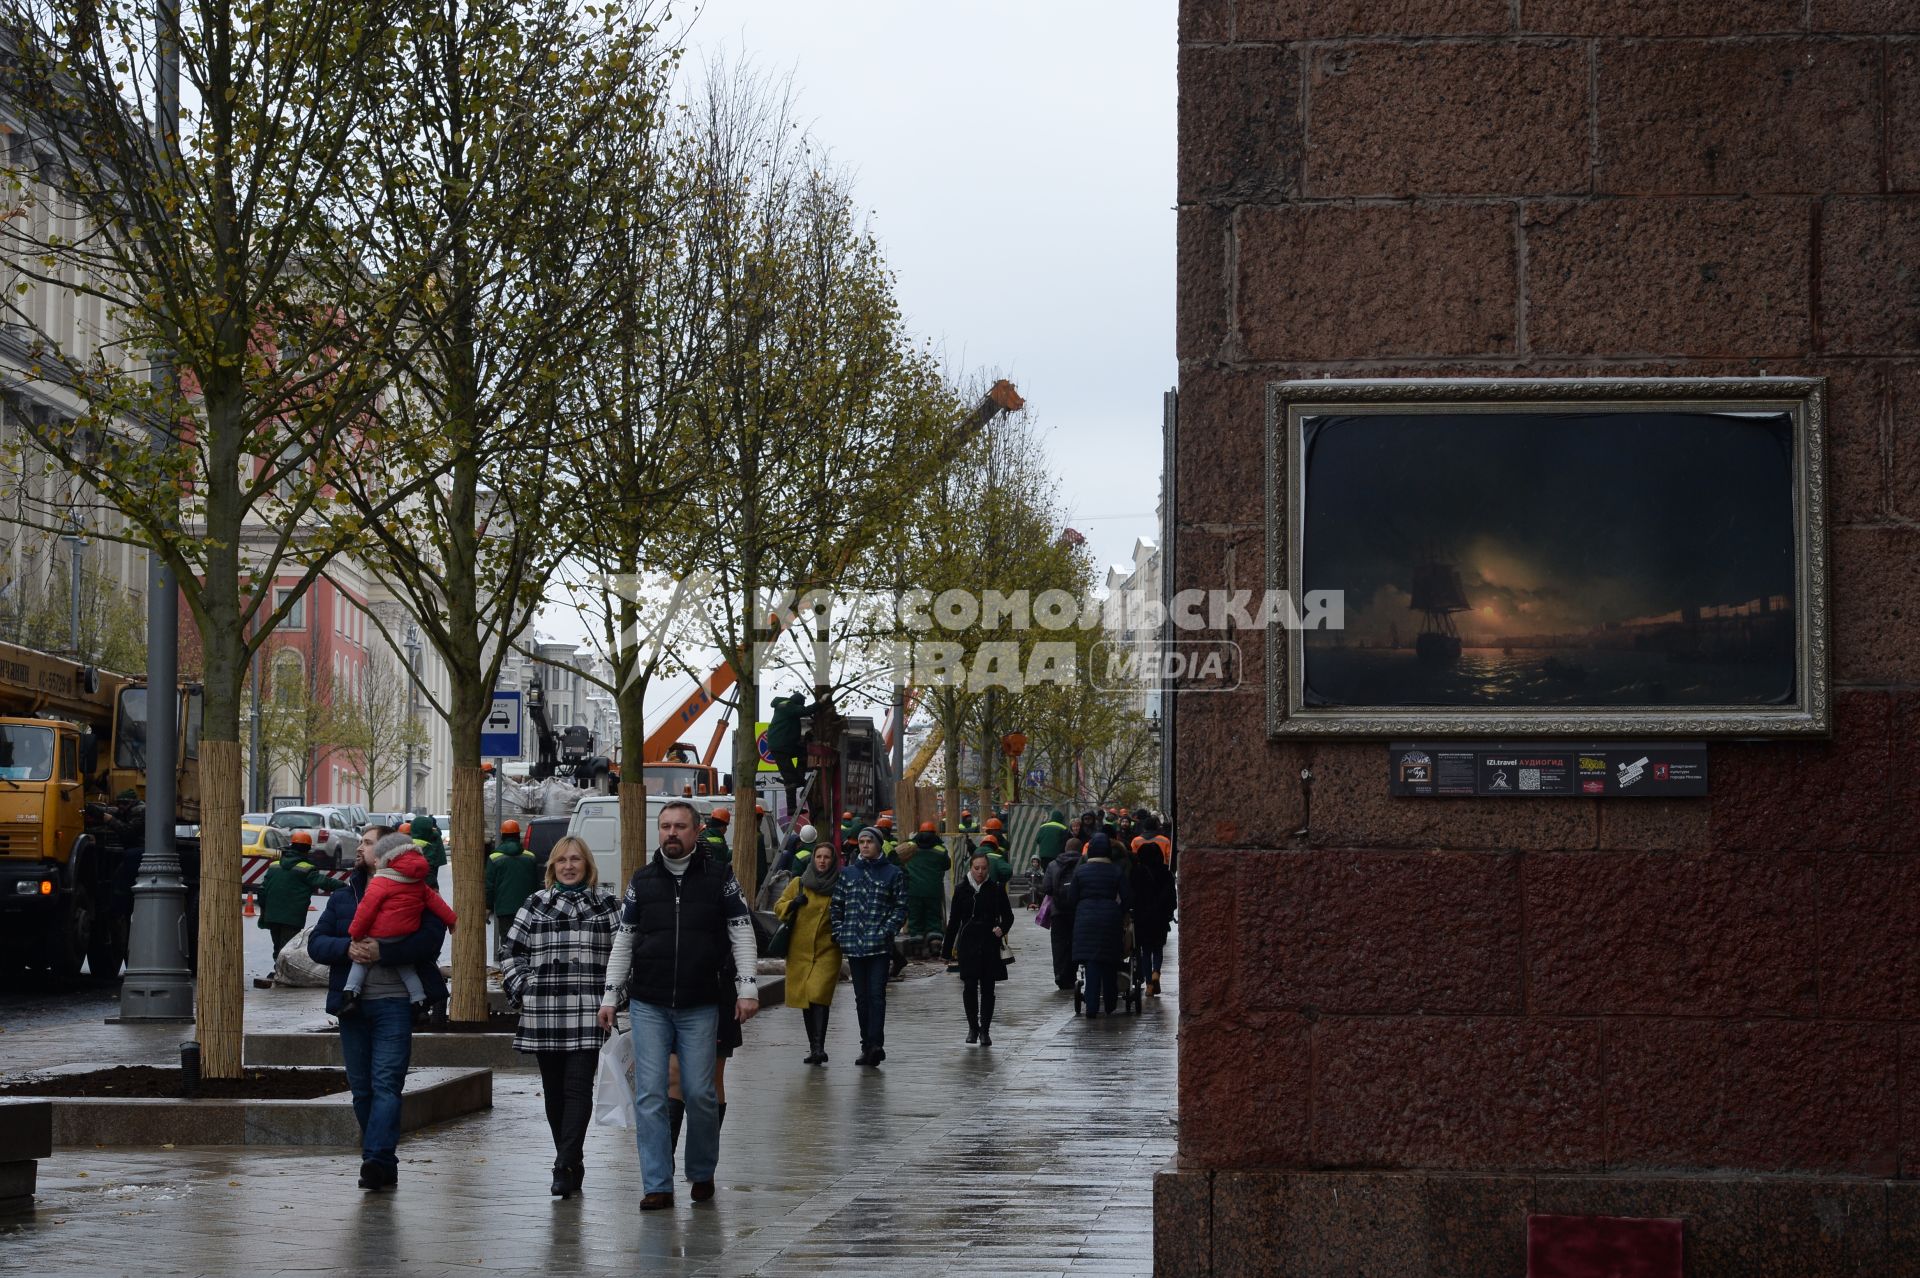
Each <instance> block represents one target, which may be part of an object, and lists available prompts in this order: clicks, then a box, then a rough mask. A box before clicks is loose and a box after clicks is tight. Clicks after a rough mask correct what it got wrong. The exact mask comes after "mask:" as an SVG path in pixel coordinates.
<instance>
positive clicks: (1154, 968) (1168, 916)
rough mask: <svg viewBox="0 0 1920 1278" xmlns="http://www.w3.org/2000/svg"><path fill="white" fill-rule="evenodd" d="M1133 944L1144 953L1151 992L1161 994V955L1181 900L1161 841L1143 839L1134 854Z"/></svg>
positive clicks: (1142, 966) (1144, 969)
mask: <svg viewBox="0 0 1920 1278" xmlns="http://www.w3.org/2000/svg"><path fill="white" fill-rule="evenodd" d="M1129 887H1131V888H1132V890H1133V948H1134V949H1135V951H1137V952H1138V954H1139V956H1140V971H1141V972H1142V973H1144V974H1145V977H1146V982H1147V993H1149V994H1151V995H1153V996H1154V997H1155V998H1158V997H1159V996H1160V955H1161V952H1162V951H1163V950H1165V949H1166V946H1167V932H1168V930H1169V929H1170V928H1171V927H1172V926H1173V912H1174V908H1175V907H1176V906H1177V905H1178V903H1179V898H1178V897H1177V896H1176V895H1175V888H1174V885H1173V872H1172V871H1171V870H1169V869H1167V866H1166V862H1165V861H1164V860H1163V859H1162V858H1161V854H1160V845H1159V844H1158V843H1155V842H1154V841H1153V840H1152V839H1142V840H1141V841H1140V849H1139V851H1137V852H1135V853H1134V854H1133V880H1132V882H1131V883H1130V884H1129Z"/></svg>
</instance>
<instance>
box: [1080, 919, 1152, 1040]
mask: <svg viewBox="0 0 1920 1278" xmlns="http://www.w3.org/2000/svg"><path fill="white" fill-rule="evenodd" d="M1121 942H1122V944H1124V945H1125V946H1126V956H1127V957H1126V968H1125V970H1124V971H1123V972H1122V973H1121V974H1120V1005H1121V1006H1122V1007H1125V1008H1126V1009H1127V1011H1128V1012H1129V1013H1130V1014H1132V1015H1134V1016H1138V1015H1139V1014H1140V1007H1141V1004H1142V1001H1143V1000H1144V999H1145V997H1146V989H1147V977H1149V976H1151V975H1152V973H1151V972H1148V971H1146V970H1144V965H1143V964H1142V963H1141V962H1140V951H1139V949H1138V948H1137V947H1136V946H1135V945H1134V943H1133V919H1132V917H1131V916H1129V917H1128V919H1127V920H1126V925H1125V927H1124V928H1123V929H1122V932H1121ZM1087 999H1088V994H1087V966H1086V964H1084V963H1082V964H1079V965H1078V966H1076V968H1075V969H1074V977H1073V1014H1074V1015H1075V1016H1079V1015H1080V1014H1081V1011H1082V1008H1083V1007H1084V1005H1085V1004H1086V1002H1087Z"/></svg>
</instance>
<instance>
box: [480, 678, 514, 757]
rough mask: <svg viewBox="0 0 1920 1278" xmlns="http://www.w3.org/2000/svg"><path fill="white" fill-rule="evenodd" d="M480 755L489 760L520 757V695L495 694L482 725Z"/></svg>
mask: <svg viewBox="0 0 1920 1278" xmlns="http://www.w3.org/2000/svg"><path fill="white" fill-rule="evenodd" d="M480 754H481V757H482V758H488V759H517V758H519V757H520V694H519V693H518V692H495V693H494V694H493V704H492V705H491V706H490V707H488V709H487V718H486V722H484V723H482V724H481V725H480Z"/></svg>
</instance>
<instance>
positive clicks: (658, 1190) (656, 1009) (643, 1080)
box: [627, 1001, 733, 1194]
mask: <svg viewBox="0 0 1920 1278" xmlns="http://www.w3.org/2000/svg"><path fill="white" fill-rule="evenodd" d="M627 1010H628V1012H629V1014H630V1015H631V1016H632V1017H633V1120H634V1121H633V1141H634V1144H635V1145H637V1146H639V1149H640V1184H641V1192H642V1193H646V1194H670V1193H672V1192H673V1145H672V1144H671V1136H670V1131H671V1129H670V1127H669V1125H668V1122H667V1057H669V1056H678V1057H679V1058H680V1095H681V1097H682V1098H684V1100H685V1102H686V1106H687V1118H686V1133H687V1179H688V1180H712V1179H713V1170H714V1168H715V1167H717V1166H719V1164H720V1103H719V1100H718V1099H717V1098H716V1097H715V1096H714V1092H713V1057H714V1048H715V1046H716V1044H717V1043H718V1042H719V1039H720V1013H721V1011H722V1010H723V1009H722V1008H721V1007H719V1006H718V1005H716V1004H712V1003H709V1004H707V1006H705V1007H660V1006H657V1005H656V1004H653V1003H641V1002H637V1001H635V1002H630V1003H629V1004H628V1005H627ZM724 1010H725V1011H726V1013H727V1014H728V1015H732V1014H733V1009H732V1008H731V1007H728V1008H725V1009H724Z"/></svg>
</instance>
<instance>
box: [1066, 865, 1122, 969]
mask: <svg viewBox="0 0 1920 1278" xmlns="http://www.w3.org/2000/svg"><path fill="white" fill-rule="evenodd" d="M1065 900H1066V901H1067V903H1068V904H1069V905H1070V906H1071V907H1072V909H1073V961H1074V962H1076V963H1118V962H1119V961H1120V960H1121V959H1122V958H1123V957H1124V956H1125V954H1126V948H1127V946H1126V918H1127V911H1128V909H1130V908H1131V907H1132V904H1133V899H1132V895H1131V893H1129V892H1128V890H1127V876H1126V875H1125V874H1123V873H1121V871H1120V867H1119V866H1117V865H1115V864H1114V863H1113V862H1111V861H1109V860H1107V859H1106V858H1105V857H1090V858H1088V859H1087V860H1085V861H1082V862H1081V863H1080V868H1079V869H1078V870H1075V871H1074V874H1073V882H1072V883H1069V884H1068V885H1067V890H1066V893H1065ZM1055 908H1056V909H1057V908H1059V907H1057V906H1056V907H1055Z"/></svg>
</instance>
